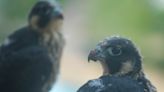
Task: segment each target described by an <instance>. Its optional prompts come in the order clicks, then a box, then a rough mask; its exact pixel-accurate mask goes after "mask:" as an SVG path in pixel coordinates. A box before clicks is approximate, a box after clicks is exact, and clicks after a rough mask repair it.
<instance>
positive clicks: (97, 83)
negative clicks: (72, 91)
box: [77, 79, 105, 92]
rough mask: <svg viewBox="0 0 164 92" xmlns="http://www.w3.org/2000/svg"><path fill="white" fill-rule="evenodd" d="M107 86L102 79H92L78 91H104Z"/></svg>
mask: <svg viewBox="0 0 164 92" xmlns="http://www.w3.org/2000/svg"><path fill="white" fill-rule="evenodd" d="M104 88H105V86H104V84H103V83H102V80H101V79H95V80H90V81H88V82H87V83H86V84H84V85H83V86H82V87H81V88H80V89H79V90H78V91H77V92H103V90H104Z"/></svg>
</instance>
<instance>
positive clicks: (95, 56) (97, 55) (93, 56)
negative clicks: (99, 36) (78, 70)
mask: <svg viewBox="0 0 164 92" xmlns="http://www.w3.org/2000/svg"><path fill="white" fill-rule="evenodd" d="M104 59H105V56H104V55H103V53H102V51H101V50H99V49H94V50H91V51H90V53H89V55H88V62H89V61H90V60H92V61H95V62H96V61H104Z"/></svg>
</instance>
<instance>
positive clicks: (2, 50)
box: [0, 0, 64, 92]
mask: <svg viewBox="0 0 164 92" xmlns="http://www.w3.org/2000/svg"><path fill="white" fill-rule="evenodd" d="M63 18H64V17H63V13H62V11H61V8H60V6H59V4H57V3H56V2H53V0H39V1H38V2H36V4H35V5H34V6H33V8H32V9H31V11H30V13H29V16H28V25H27V26H25V27H22V28H20V29H18V30H16V31H15V32H14V33H13V34H11V35H10V36H9V37H8V38H7V39H6V40H5V42H4V43H3V44H2V45H1V47H0V91H1V92H48V91H49V90H50V89H51V87H52V85H53V84H54V83H55V81H56V78H57V75H58V72H59V67H60V59H61V55H62V51H63V46H64V39H63V36H62V33H61V27H62V24H63Z"/></svg>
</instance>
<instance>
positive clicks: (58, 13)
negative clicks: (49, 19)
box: [53, 6, 64, 19]
mask: <svg viewBox="0 0 164 92" xmlns="http://www.w3.org/2000/svg"><path fill="white" fill-rule="evenodd" d="M53 16H54V17H55V18H57V19H64V16H63V12H62V10H61V9H60V7H59V6H57V7H56V9H55V10H54V13H53Z"/></svg>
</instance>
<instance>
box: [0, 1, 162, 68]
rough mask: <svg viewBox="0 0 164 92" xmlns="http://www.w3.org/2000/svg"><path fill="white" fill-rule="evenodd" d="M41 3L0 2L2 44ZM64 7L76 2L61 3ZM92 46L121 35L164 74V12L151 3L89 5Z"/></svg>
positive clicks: (149, 63) (88, 23) (111, 2)
mask: <svg viewBox="0 0 164 92" xmlns="http://www.w3.org/2000/svg"><path fill="white" fill-rule="evenodd" d="M36 1H37V0H0V30H2V31H1V34H0V41H2V40H3V39H4V38H5V37H6V36H7V35H8V34H9V33H11V32H13V31H14V30H13V29H17V27H19V26H23V25H25V24H26V18H27V14H28V12H29V10H30V9H31V7H32V5H33V4H34V3H35V2H36ZM58 1H60V2H61V3H62V5H63V6H65V4H67V2H74V0H67V1H66V0H58ZM86 2H87V5H89V6H88V7H87V10H86V12H85V13H86V14H87V15H88V17H89V18H88V20H87V21H88V22H87V24H86V25H87V27H88V31H89V36H90V38H91V39H90V42H91V43H88V44H92V45H93V44H96V43H97V42H98V41H99V40H101V39H104V37H106V36H110V35H113V34H119V35H121V36H126V37H129V38H131V39H132V40H133V41H134V42H136V44H137V46H139V47H140V48H141V51H142V54H143V55H144V57H145V58H144V63H146V64H145V65H149V66H152V67H153V68H156V69H160V70H164V68H163V67H164V41H163V40H164V26H163V25H164V10H163V11H162V10H160V11H159V10H157V9H155V7H153V6H151V4H150V0H88V1H86Z"/></svg>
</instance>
